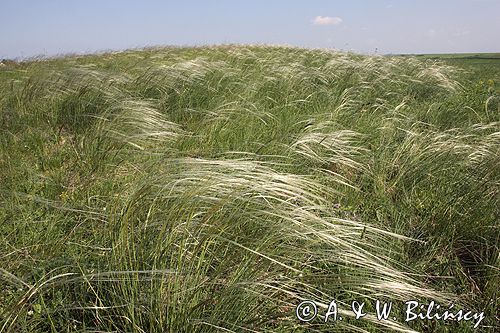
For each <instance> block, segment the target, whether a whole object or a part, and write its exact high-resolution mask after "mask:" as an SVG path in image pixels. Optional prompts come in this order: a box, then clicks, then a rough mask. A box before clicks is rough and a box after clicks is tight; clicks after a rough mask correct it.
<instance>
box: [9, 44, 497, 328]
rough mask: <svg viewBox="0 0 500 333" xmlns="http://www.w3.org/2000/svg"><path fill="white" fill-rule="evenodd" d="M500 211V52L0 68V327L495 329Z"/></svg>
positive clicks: (101, 60)
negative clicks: (432, 314)
mask: <svg viewBox="0 0 500 333" xmlns="http://www.w3.org/2000/svg"><path fill="white" fill-rule="evenodd" d="M499 221H500V54H481V55H424V56H420V55H419V56H363V55H357V54H352V53H344V52H330V51H325V50H308V49H300V48H291V47H266V46H219V47H199V48H154V49H146V50H132V51H124V52H115V53H106V54H99V55H86V56H68V57H61V58H56V59H46V60H33V61H25V62H20V63H17V62H5V64H2V65H1V66H0V259H1V264H0V286H2V287H1V293H0V333H3V332H173V333H174V332H189V333H190V332H332V331H341V332H354V331H356V332H376V331H380V330H385V331H402V332H415V331H416V332H499V331H500V322H499V320H500V318H499V312H498V307H499V305H500V297H499V294H498V289H499V285H500V229H499V226H500V225H499ZM306 300H312V301H314V302H316V305H317V310H318V314H319V316H318V317H317V318H315V319H312V320H311V321H310V322H301V321H300V320H299V319H298V318H297V306H298V305H299V304H300V303H301V302H303V301H306ZM331 300H335V301H336V302H337V305H338V308H339V309H340V310H341V312H339V317H340V316H341V317H343V320H340V319H338V320H337V321H333V319H332V316H331V317H330V320H329V321H328V322H327V323H325V322H324V319H325V313H326V312H327V307H328V305H329V304H330V302H331ZM376 300H383V301H384V302H385V301H392V302H394V305H393V308H392V311H391V314H390V318H389V320H377V318H376V317H375V315H374V314H375V313H376V305H375V304H376V303H375V301H376ZM410 300H416V301H418V302H420V303H422V304H423V305H428V304H429V303H430V302H431V301H435V302H437V303H439V304H440V306H441V310H439V311H444V310H443V309H449V307H450V305H451V304H454V308H452V310H450V311H455V312H456V311H459V310H460V309H465V310H466V311H467V310H471V311H473V312H474V313H476V314H477V315H479V313H481V312H483V314H482V315H483V316H484V318H482V317H481V319H479V317H475V318H472V317H470V318H469V320H460V321H459V322H457V321H452V320H448V321H444V320H428V319H416V320H415V319H413V320H408V321H407V320H406V319H408V317H407V316H408V313H407V311H406V310H405V309H407V308H406V306H407V305H406V304H405V302H407V301H410ZM354 301H358V302H360V303H361V302H365V303H366V305H365V307H364V311H365V312H367V313H369V314H370V315H369V316H366V317H363V318H359V319H355V318H354V313H353V312H352V311H351V304H352V302H354ZM301 309H302V308H299V312H298V314H299V315H304V316H306V315H307V314H308V313H307V311H301ZM425 309H426V307H425V306H424V310H422V311H424V312H425ZM302 310H303V309H302ZM415 311H418V310H415ZM435 311H438V310H435ZM476 324H477V325H478V328H477V329H475V328H474V325H476Z"/></svg>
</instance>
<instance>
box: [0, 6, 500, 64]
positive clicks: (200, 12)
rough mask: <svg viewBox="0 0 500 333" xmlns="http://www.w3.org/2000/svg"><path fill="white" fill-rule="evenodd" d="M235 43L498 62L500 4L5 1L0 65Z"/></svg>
mask: <svg viewBox="0 0 500 333" xmlns="http://www.w3.org/2000/svg"><path fill="white" fill-rule="evenodd" d="M233 43H237V44H284V45H294V46H300V47H312V48H333V49H341V50H349V51H354V52H359V53H367V54H373V53H379V54H388V53H397V54H401V53H412V54H414V53H469V52H470V53H477V52H500V0H453V1H452V0H433V1H432V0H413V1H412V0H344V1H340V0H245V1H237V0H233V1H229V0H205V1H201V0H198V1H196V0H178V1H160V0H142V1H140V0H137V1H132V0H0V59H1V58H11V59H12V58H29V57H33V56H39V55H45V56H54V55H61V54H66V53H91V52H100V51H109V50H122V49H128V48H140V47H147V46H160V45H179V46H193V45H214V44H233Z"/></svg>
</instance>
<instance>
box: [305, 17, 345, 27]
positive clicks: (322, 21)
mask: <svg viewBox="0 0 500 333" xmlns="http://www.w3.org/2000/svg"><path fill="white" fill-rule="evenodd" d="M340 23H342V19H341V18H340V17H330V16H316V17H315V18H314V20H313V21H312V24H313V25H339V24H340Z"/></svg>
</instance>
